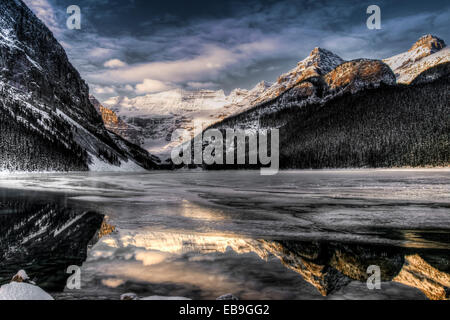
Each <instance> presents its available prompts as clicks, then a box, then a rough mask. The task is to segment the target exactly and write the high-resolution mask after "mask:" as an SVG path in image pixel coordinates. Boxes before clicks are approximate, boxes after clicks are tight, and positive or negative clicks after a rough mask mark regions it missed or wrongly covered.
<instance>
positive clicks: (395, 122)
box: [215, 66, 450, 169]
mask: <svg viewBox="0 0 450 320" xmlns="http://www.w3.org/2000/svg"><path fill="white" fill-rule="evenodd" d="M435 68H439V69H442V68H441V66H437V67H435ZM358 70H359V68H358ZM445 70H447V73H445V72H443V71H442V70H440V72H441V77H440V78H439V79H435V80H434V81H432V82H426V83H417V84H414V85H411V86H403V85H394V84H393V83H391V84H381V85H379V86H374V87H367V88H365V89H363V90H360V91H358V92H357V93H354V92H352V91H351V90H349V91H347V92H345V93H344V94H340V95H337V96H335V97H334V98H332V99H330V100H328V101H326V102H325V103H323V102H321V103H308V104H304V103H303V102H304V101H302V100H301V99H300V100H299V101H297V102H296V103H294V102H292V104H290V105H289V106H285V107H284V108H278V109H275V108H273V106H274V105H278V104H282V103H283V102H286V98H285V97H283V95H282V96H280V97H279V98H277V99H275V100H274V101H272V102H270V103H269V104H268V105H266V106H265V107H266V110H268V109H270V110H272V112H265V113H258V108H256V109H255V110H251V111H249V112H247V113H244V114H241V115H237V116H235V117H232V118H229V119H226V120H225V121H223V122H222V123H220V124H217V125H216V126H215V127H217V128H221V129H224V128H230V127H231V128H236V127H242V124H243V123H246V124H248V123H250V122H251V121H253V122H254V123H257V125H258V127H262V128H279V129H280V166H281V167H282V168H302V169H309V168H315V169H319V168H360V167H372V168H373V167H402V166H412V167H422V166H448V165H449V164H450V119H449V118H448V114H450V105H449V103H448V101H450V96H449V92H450V90H449V89H450V80H449V73H448V68H446V69H445ZM426 72H429V73H433V74H436V72H434V70H431V69H430V70H427V71H426ZM339 81H341V80H339ZM350 88H351V86H350ZM287 94H290V97H291V99H292V96H293V93H292V92H288V93H286V94H285V95H287ZM292 101H293V100H292Z"/></svg>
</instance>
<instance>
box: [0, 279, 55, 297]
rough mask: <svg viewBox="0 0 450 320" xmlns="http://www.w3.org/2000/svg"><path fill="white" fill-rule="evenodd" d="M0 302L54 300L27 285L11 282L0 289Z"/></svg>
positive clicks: (38, 289)
mask: <svg viewBox="0 0 450 320" xmlns="http://www.w3.org/2000/svg"><path fill="white" fill-rule="evenodd" d="M0 300H54V299H53V298H52V296H50V295H49V294H48V293H47V292H45V291H44V290H42V289H41V288H39V287H37V286H33V285H31V284H28V283H19V282H11V283H10V284H7V285H4V286H2V287H0Z"/></svg>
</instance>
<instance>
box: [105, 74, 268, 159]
mask: <svg viewBox="0 0 450 320" xmlns="http://www.w3.org/2000/svg"><path fill="white" fill-rule="evenodd" d="M269 87H270V84H268V83H266V82H261V83H259V84H258V85H257V86H256V87H255V88H253V89H252V90H244V89H236V90H233V91H232V92H231V93H230V95H228V96H227V95H225V93H224V91H223V90H218V91H213V90H198V91H186V90H181V89H179V90H171V91H166V92H161V93H155V94H148V95H145V96H139V97H136V98H133V99H128V98H124V97H116V98H112V99H110V100H108V101H105V103H104V104H106V105H107V107H106V108H105V107H103V108H104V109H102V110H103V112H101V114H102V115H103V117H104V119H105V118H108V114H110V112H109V111H108V110H110V111H113V112H114V114H116V115H118V116H119V118H120V120H119V122H116V121H108V120H107V121H106V122H105V124H106V126H107V128H108V129H109V130H112V131H114V132H116V133H118V134H120V135H122V136H123V137H125V138H127V139H128V140H130V141H134V142H137V143H140V144H141V146H143V147H144V148H145V149H146V150H148V151H149V152H151V153H152V154H158V155H160V156H161V157H165V158H167V157H168V156H169V154H170V151H171V149H172V148H173V147H174V146H176V145H178V143H179V142H172V141H171V138H172V133H173V132H174V131H175V130H177V129H185V130H187V131H189V132H193V130H194V126H195V124H196V123H197V122H198V123H201V124H202V125H203V126H204V127H207V126H209V125H211V124H213V123H216V122H218V121H221V120H223V119H225V118H226V117H229V116H231V115H233V114H236V113H238V112H242V111H245V110H246V109H247V108H249V107H251V106H252V105H253V104H254V102H255V101H256V100H257V99H258V98H259V97H260V96H261V95H262V94H263V93H264V92H265V91H266V90H267V89H268V88H269ZM113 118H114V117H112V118H111V119H113ZM120 121H123V122H124V123H126V125H127V126H128V128H127V129H122V128H118V127H117V125H118V124H120V123H121V122H120Z"/></svg>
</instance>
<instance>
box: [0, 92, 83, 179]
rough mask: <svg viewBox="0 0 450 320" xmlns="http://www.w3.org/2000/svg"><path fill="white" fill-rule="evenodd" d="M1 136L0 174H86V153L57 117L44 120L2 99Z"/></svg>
mask: <svg viewBox="0 0 450 320" xmlns="http://www.w3.org/2000/svg"><path fill="white" fill-rule="evenodd" d="M1 98H2V97H0V99H1ZM6 104H7V105H8V106H7V107H6ZM0 132H1V134H0V170H7V171H86V170H88V167H87V165H86V163H87V157H88V155H87V153H86V151H84V150H83V149H82V148H81V147H80V146H79V145H78V144H76V143H75V142H74V141H73V137H72V131H71V128H70V126H69V125H68V124H67V123H65V121H64V120H63V119H61V118H59V117H58V116H56V115H53V116H52V117H51V118H50V119H48V118H46V119H43V117H42V115H41V114H40V113H38V112H33V111H31V110H29V109H26V108H24V107H23V106H21V105H20V104H18V103H17V102H12V103H11V102H9V101H7V100H6V99H3V100H0Z"/></svg>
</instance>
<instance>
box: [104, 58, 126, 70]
mask: <svg viewBox="0 0 450 320" xmlns="http://www.w3.org/2000/svg"><path fill="white" fill-rule="evenodd" d="M126 65H127V64H126V63H125V62H123V61H121V60H119V59H111V60H108V61H106V62H105V63H104V64H103V66H105V67H106V68H110V69H116V68H122V67H125V66H126Z"/></svg>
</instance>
